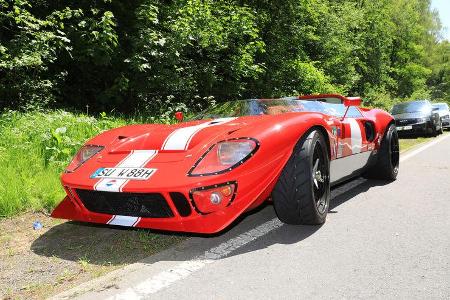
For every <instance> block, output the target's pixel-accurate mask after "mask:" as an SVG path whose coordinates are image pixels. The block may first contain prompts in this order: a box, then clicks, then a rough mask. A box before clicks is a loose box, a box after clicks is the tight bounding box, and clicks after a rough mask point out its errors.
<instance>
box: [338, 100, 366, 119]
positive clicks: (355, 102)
mask: <svg viewBox="0 0 450 300" xmlns="http://www.w3.org/2000/svg"><path fill="white" fill-rule="evenodd" d="M361 103H362V99H361V97H347V98H345V99H344V101H343V104H344V106H346V110H345V113H344V116H343V117H342V119H341V121H343V120H344V119H345V118H346V117H347V113H348V110H349V109H350V107H351V106H361Z"/></svg>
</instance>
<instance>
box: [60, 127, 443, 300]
mask: <svg viewBox="0 0 450 300" xmlns="http://www.w3.org/2000/svg"><path fill="white" fill-rule="evenodd" d="M332 194H333V198H332V202H331V211H330V213H329V215H328V218H327V222H326V223H325V224H324V225H323V226H289V225H284V224H281V223H280V222H279V221H278V220H277V219H276V216H275V214H274V211H273V207H272V206H270V205H269V206H267V207H265V208H263V209H261V210H259V211H257V212H254V213H252V214H250V215H248V216H246V217H245V218H243V219H242V220H241V221H240V222H239V223H238V224H236V225H235V226H233V228H232V229H230V230H229V231H228V232H226V233H224V234H222V235H219V236H217V237H209V238H207V237H194V238H191V239H189V240H187V241H186V242H184V243H182V244H180V245H179V246H177V247H175V248H172V249H170V250H168V251H165V252H162V253H159V254H157V255H155V256H152V257H149V258H147V259H146V260H144V261H142V262H140V263H138V264H133V265H131V266H128V267H126V268H124V269H122V270H119V271H116V272H113V273H110V274H109V275H106V276H105V277H102V278H99V279H97V280H96V281H93V282H89V283H87V284H85V285H82V286H80V287H78V288H76V289H74V290H71V291H68V292H66V293H64V294H61V295H58V296H57V297H56V298H58V299H60V298H66V297H69V296H70V297H71V298H73V297H75V298H78V299H96V300H97V299H105V298H110V299H249V298H250V299H280V298H282V299H331V298H333V299H335V298H338V299H342V298H351V299H353V298H383V299H385V298H388V299H392V298H397V299H450V233H449V231H450V138H449V135H447V136H444V137H441V138H439V139H438V140H436V141H435V142H432V143H431V144H428V145H427V146H425V147H423V148H421V149H419V150H417V151H412V152H407V153H406V154H405V155H403V156H402V163H401V166H400V174H399V176H398V179H397V181H395V182H393V183H388V184H387V183H384V182H381V181H372V180H365V179H362V178H358V179H356V180H353V181H351V182H349V183H347V184H345V185H343V186H340V187H338V188H336V189H333V191H332Z"/></svg>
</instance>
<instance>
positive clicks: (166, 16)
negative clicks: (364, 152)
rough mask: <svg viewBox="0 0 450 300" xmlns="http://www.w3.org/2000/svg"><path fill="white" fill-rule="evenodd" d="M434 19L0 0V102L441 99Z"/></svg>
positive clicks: (269, 5)
mask: <svg viewBox="0 0 450 300" xmlns="http://www.w3.org/2000/svg"><path fill="white" fill-rule="evenodd" d="M439 24H440V23H439V20H438V19H437V17H436V14H435V13H433V12H432V11H431V8H430V1H429V0H379V1H365V0H338V1H335V0H333V1H332V0H283V1H269V0H241V1H237V0H231V1H230V0H214V1H213V0H165V1H164V0H138V1H124V0H117V1H111V0H100V1H89V0H77V1H75V0H69V1H45V0H37V1H31V0H0V26H1V28H2V29H1V31H0V109H2V108H5V107H6V108H10V109H19V110H30V109H36V108H46V107H50V108H68V109H71V110H73V109H76V110H85V109H86V105H88V106H89V108H90V110H91V111H96V112H101V111H113V110H116V111H119V112H123V113H136V112H137V113H144V114H152V115H157V114H161V113H164V112H169V111H170V112H171V111H173V110H175V109H181V110H188V109H191V110H198V109H200V108H201V107H202V106H204V105H206V104H208V103H209V102H210V101H212V100H216V101H223V100H229V99H236V98H249V97H277V96H286V95H292V94H303V93H315V92H341V93H344V94H351V95H360V96H363V97H366V98H367V103H368V104H372V103H378V104H381V105H382V106H388V104H389V103H390V102H392V101H397V100H396V99H399V100H402V99H407V98H415V97H418V96H419V95H420V96H427V95H429V96H430V97H432V98H433V99H436V100H439V99H440V100H442V99H444V100H448V99H449V98H448V97H449V85H450V83H449V76H450V75H449V72H450V70H449V67H448V65H449V63H448V51H449V43H448V42H447V41H440V40H439V30H440V25H439ZM377 91H378V92H379V94H377V93H378V92H377ZM369 96H370V98H371V99H368V98H369ZM381 99H385V100H386V101H387V102H385V101H384V100H381ZM388 99H391V100H388ZM388 102H389V103H388Z"/></svg>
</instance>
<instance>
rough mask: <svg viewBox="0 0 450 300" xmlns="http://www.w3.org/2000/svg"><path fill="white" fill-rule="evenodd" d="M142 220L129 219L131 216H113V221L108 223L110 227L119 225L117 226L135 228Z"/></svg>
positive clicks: (136, 218) (137, 218)
mask: <svg viewBox="0 0 450 300" xmlns="http://www.w3.org/2000/svg"><path fill="white" fill-rule="evenodd" d="M140 220H141V218H139V217H129V216H118V215H116V216H113V217H112V218H111V220H109V221H108V223H106V224H109V225H117V226H127V227H134V226H135V225H136V224H137V223H138V222H139V221H140Z"/></svg>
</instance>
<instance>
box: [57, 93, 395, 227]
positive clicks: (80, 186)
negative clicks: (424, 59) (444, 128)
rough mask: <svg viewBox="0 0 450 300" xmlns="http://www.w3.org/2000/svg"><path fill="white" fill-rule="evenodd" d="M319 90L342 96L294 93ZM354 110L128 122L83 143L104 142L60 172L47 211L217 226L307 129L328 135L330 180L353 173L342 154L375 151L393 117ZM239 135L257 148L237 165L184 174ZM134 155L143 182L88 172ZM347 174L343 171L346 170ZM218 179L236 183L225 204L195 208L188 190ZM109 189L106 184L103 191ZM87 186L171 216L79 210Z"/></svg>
mask: <svg viewBox="0 0 450 300" xmlns="http://www.w3.org/2000/svg"><path fill="white" fill-rule="evenodd" d="M320 96H321V97H327V96H330V97H338V98H340V99H342V100H343V101H344V100H346V99H348V98H345V97H343V96H340V95H319V96H317V95H315V96H302V97H299V99H312V98H317V97H320ZM359 110H360V112H361V117H359V118H345V119H341V118H337V117H332V116H329V115H324V114H322V113H312V112H289V113H283V114H278V115H258V116H245V117H239V118H235V119H225V120H219V121H218V123H215V121H211V120H201V121H193V122H184V123H178V124H175V125H160V124H153V125H132V126H125V127H121V128H117V129H113V130H110V131H107V132H104V133H102V134H100V135H98V136H96V137H94V138H93V139H91V140H90V141H88V142H87V143H86V144H88V145H101V146H104V147H105V148H104V149H103V150H102V151H101V152H100V153H98V154H96V155H95V156H93V157H92V158H91V159H90V160H88V161H87V162H86V163H84V164H83V165H81V166H80V167H79V168H78V169H76V171H75V172H72V173H64V174H63V175H62V177H61V182H62V185H63V186H64V188H65V190H66V193H67V196H66V197H65V198H64V200H63V201H62V202H61V203H60V204H59V206H58V207H57V208H56V209H55V210H54V211H53V213H52V217H55V218H62V219H69V220H77V221H83V222H92V223H102V224H113V225H123V226H133V227H140V228H151V229H159V230H170V231H185V232H196V233H216V232H219V231H221V230H223V229H225V228H226V227H227V226H229V225H230V224H231V223H232V222H233V221H234V220H236V218H237V217H239V216H240V215H241V214H242V213H244V212H246V211H249V210H251V209H253V208H255V207H258V206H259V205H261V204H262V203H263V202H264V201H266V200H267V199H268V198H270V194H271V192H272V189H273V187H274V185H275V184H276V182H277V179H278V177H279V175H280V173H281V171H282V169H283V168H284V166H285V164H286V162H287V160H288V159H289V157H290V156H291V154H292V151H293V149H294V147H295V145H296V143H297V142H298V141H299V139H300V138H301V137H302V136H303V135H304V134H305V133H307V132H308V131H309V130H310V129H311V128H313V127H315V128H319V129H320V130H322V131H323V133H324V135H326V137H327V138H328V140H329V154H330V160H331V162H332V167H331V171H333V162H336V166H337V167H336V168H339V169H340V170H339V172H337V173H336V174H337V175H336V178H334V180H332V181H334V182H335V183H336V182H339V181H340V180H342V179H344V178H346V177H347V176H349V175H351V174H353V171H355V170H353V169H352V168H353V167H352V164H354V163H352V162H351V161H349V162H348V163H346V162H344V158H350V159H355V158H356V156H361V157H362V156H364V159H366V158H367V160H368V159H369V158H370V157H374V156H376V153H377V149H378V148H379V144H380V140H381V138H382V137H383V135H384V132H385V130H386V127H387V126H388V124H390V123H391V122H392V121H393V118H392V116H390V115H389V114H388V113H386V112H384V111H382V110H377V109H372V110H371V109H359ZM365 122H371V123H372V124H373V125H374V131H375V136H374V137H373V139H371V140H370V141H368V140H367V137H366V131H365V128H364V126H365V125H364V123H365ZM358 130H359V132H358ZM352 131H353V135H352ZM355 136H356V137H357V138H356V139H355ZM239 138H251V139H254V140H256V141H258V146H259V148H258V149H257V151H256V152H255V153H254V155H253V156H252V157H250V158H249V159H248V160H247V161H245V163H243V164H242V165H239V166H238V167H236V168H234V169H232V170H230V171H228V172H225V173H222V174H218V175H209V176H189V175H188V173H189V171H190V170H191V169H192V167H193V166H194V165H195V164H196V162H197V161H198V160H199V158H200V157H201V156H202V155H204V154H205V152H206V151H207V150H208V149H209V148H210V147H211V146H212V145H214V144H216V143H217V142H220V141H225V140H232V139H239ZM355 141H356V142H357V143H358V149H357V150H356V151H358V155H354V152H355V145H354V144H355ZM146 151H147V152H148V151H154V152H148V153H147V152H146ZM140 154H142V155H143V156H145V155H148V157H144V159H147V160H145V161H142V162H141V164H140V165H139V167H145V168H152V169H156V171H155V173H154V174H153V175H152V176H151V177H150V178H149V179H148V180H129V181H126V182H125V181H123V182H120V181H119V182H117V180H107V179H103V180H102V179H93V178H91V175H92V174H93V173H95V172H96V171H97V170H98V169H99V168H110V167H116V166H119V165H120V164H121V163H122V164H123V163H125V164H126V163H127V161H128V160H129V159H130V156H133V155H134V157H135V158H136V159H137V160H139V159H140V158H139V157H138V156H139V155H140ZM360 154H363V155H360ZM342 166H344V168H342ZM132 167H137V166H135V165H132ZM341 169H342V170H341ZM344 169H345V170H344ZM346 169H348V170H346ZM348 172H350V174H347V173H348ZM224 183H234V184H236V185H237V189H236V190H234V194H233V196H232V197H233V198H232V200H231V201H230V202H229V203H227V204H226V205H219V206H218V207H217V209H216V210H215V211H213V212H208V213H203V212H201V211H200V210H199V207H201V206H202V203H195V201H194V199H193V196H192V191H193V190H195V189H199V188H203V187H214V186H215V185H221V184H224ZM109 184H110V186H109ZM119 184H120V186H119ZM110 187H111V188H112V189H113V190H109V189H110ZM95 190H97V191H101V192H103V193H121V194H124V195H128V194H142V195H146V194H159V195H161V196H162V197H163V199H164V201H165V202H166V203H167V205H168V207H169V208H170V211H171V212H172V215H171V216H170V217H158V218H152V217H132V216H121V215H120V214H119V215H113V214H105V213H98V212H94V211H91V210H88V209H87V208H86V206H85V205H84V204H83V201H82V199H81V198H80V195H79V194H80V193H82V192H83V191H91V192H94V191H95ZM174 193H178V194H177V195H180V194H181V195H182V196H184V198H185V199H186V200H187V203H188V204H187V205H189V210H190V213H189V215H184V216H183V213H182V212H181V213H180V209H179V208H178V207H177V205H175V200H174ZM106 195H111V196H112V195H113V194H106ZM182 198H183V197H182Z"/></svg>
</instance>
